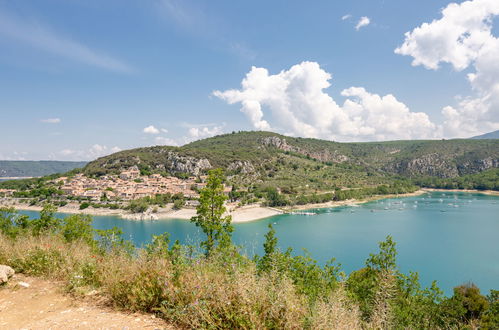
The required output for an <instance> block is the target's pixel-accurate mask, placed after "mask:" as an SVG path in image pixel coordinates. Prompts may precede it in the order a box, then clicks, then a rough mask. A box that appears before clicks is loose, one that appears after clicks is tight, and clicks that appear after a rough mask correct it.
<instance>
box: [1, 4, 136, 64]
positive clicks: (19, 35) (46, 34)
mask: <svg viewBox="0 0 499 330" xmlns="http://www.w3.org/2000/svg"><path fill="white" fill-rule="evenodd" d="M0 35H3V36H6V37H8V38H11V39H13V40H16V41H18V42H21V43H24V44H27V45H30V46H31V47H34V48H37V49H40V50H43V51H45V52H48V53H52V54H55V55H58V56H61V57H65V58H68V59H71V60H74V61H78V62H82V63H85V64H87V65H91V66H95V67H99V68H102V69H106V70H110V71H116V72H124V73H130V72H133V71H134V70H133V68H131V67H130V66H129V65H128V64H126V63H124V62H122V61H121V60H118V59H116V58H113V57H111V56H108V55H106V54H104V53H102V52H99V51H96V50H93V49H91V48H89V47H87V46H85V45H83V44H81V43H79V42H77V41H74V40H71V39H70V38H68V37H64V36H61V35H59V34H57V33H56V32H54V31H53V30H52V29H51V28H49V27H47V26H45V25H43V24H41V23H40V22H36V21H33V20H27V19H23V18H20V17H16V16H14V15H11V14H7V13H6V12H3V13H2V12H0Z"/></svg>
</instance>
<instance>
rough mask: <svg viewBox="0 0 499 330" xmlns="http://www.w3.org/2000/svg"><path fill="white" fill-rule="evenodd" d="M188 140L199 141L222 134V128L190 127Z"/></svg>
mask: <svg viewBox="0 0 499 330" xmlns="http://www.w3.org/2000/svg"><path fill="white" fill-rule="evenodd" d="M188 133H189V138H190V139H192V140H199V139H204V138H208V137H212V136H215V135H219V134H222V133H223V126H213V127H209V126H204V127H191V128H189V132H188Z"/></svg>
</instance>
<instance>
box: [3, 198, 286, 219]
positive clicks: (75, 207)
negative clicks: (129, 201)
mask: <svg viewBox="0 0 499 330" xmlns="http://www.w3.org/2000/svg"><path fill="white" fill-rule="evenodd" d="M7 201H8V202H7V203H6V200H5V199H4V200H1V199H0V207H13V208H15V209H16V210H23V211H36V212H40V211H41V210H42V206H38V205H26V204H21V203H18V202H17V200H15V199H8V200H7ZM228 209H229V212H228V215H231V216H232V222H233V223H243V222H249V221H256V220H261V219H265V218H269V217H272V216H274V215H279V214H283V213H284V212H283V211H282V210H279V209H275V208H270V207H263V206H260V205H258V204H251V205H246V206H242V207H239V208H237V209H230V208H228ZM56 212H57V213H67V214H88V215H92V216H115V217H119V218H122V219H125V220H138V221H142V220H144V221H147V220H169V219H182V220H190V219H191V218H192V217H193V216H195V215H196V209H194V208H183V209H180V210H174V209H172V208H171V206H170V207H166V208H159V209H158V212H156V213H153V212H150V211H148V212H145V213H130V212H128V211H127V210H123V209H117V210H111V209H106V208H93V207H88V208H86V209H83V210H80V209H79V204H78V203H68V204H67V205H65V206H60V207H58V208H57V211H56Z"/></svg>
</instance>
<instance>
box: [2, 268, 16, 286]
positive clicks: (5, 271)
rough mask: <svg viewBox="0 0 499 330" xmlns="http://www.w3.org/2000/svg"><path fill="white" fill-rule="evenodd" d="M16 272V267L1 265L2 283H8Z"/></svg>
mask: <svg viewBox="0 0 499 330" xmlns="http://www.w3.org/2000/svg"><path fill="white" fill-rule="evenodd" d="M14 274H15V271H14V269H12V267H9V266H5V265H0V284H4V283H7V282H8V281H9V278H11V277H12V276H13V275H14Z"/></svg>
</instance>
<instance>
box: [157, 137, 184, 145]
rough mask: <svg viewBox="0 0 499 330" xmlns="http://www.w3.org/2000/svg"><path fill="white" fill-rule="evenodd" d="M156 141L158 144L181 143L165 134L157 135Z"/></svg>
mask: <svg viewBox="0 0 499 330" xmlns="http://www.w3.org/2000/svg"><path fill="white" fill-rule="evenodd" d="M154 141H155V142H156V144H158V145H167V146H178V145H179V143H178V141H177V140H174V139H171V138H167V137H163V136H156V137H155V138H154Z"/></svg>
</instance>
